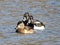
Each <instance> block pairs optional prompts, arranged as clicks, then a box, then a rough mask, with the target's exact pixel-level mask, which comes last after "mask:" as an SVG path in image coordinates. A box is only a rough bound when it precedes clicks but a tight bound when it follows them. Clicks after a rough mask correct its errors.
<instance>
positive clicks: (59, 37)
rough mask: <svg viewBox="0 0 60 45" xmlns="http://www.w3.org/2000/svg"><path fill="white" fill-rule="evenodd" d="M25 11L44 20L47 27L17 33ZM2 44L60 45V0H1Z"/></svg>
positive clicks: (0, 30) (0, 25)
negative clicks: (16, 30) (34, 31)
mask: <svg viewBox="0 0 60 45" xmlns="http://www.w3.org/2000/svg"><path fill="white" fill-rule="evenodd" d="M25 12H29V13H30V14H31V15H33V16H34V18H35V19H38V20H40V21H42V22H44V23H45V25H46V29H45V30H44V31H43V32H42V31H36V33H34V34H18V33H16V32H15V29H14V28H15V26H16V24H17V22H18V21H19V20H21V19H22V16H23V14H24V13H25ZM0 45H60V0H0Z"/></svg>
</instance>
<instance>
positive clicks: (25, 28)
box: [16, 21, 34, 34]
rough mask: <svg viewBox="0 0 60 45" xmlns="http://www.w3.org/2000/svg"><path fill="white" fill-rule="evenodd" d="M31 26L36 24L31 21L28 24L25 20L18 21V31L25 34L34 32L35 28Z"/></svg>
mask: <svg viewBox="0 0 60 45" xmlns="http://www.w3.org/2000/svg"><path fill="white" fill-rule="evenodd" d="M31 26H34V25H33V24H32V23H29V24H28V25H26V23H25V21H18V23H17V27H16V32H17V33H23V34H26V33H30V34H31V33H34V29H33V27H31Z"/></svg>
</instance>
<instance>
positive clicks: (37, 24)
mask: <svg viewBox="0 0 60 45" xmlns="http://www.w3.org/2000/svg"><path fill="white" fill-rule="evenodd" d="M23 17H24V16H23ZM26 17H28V19H27V18H26ZM26 17H24V18H26V19H25V20H29V21H28V23H30V22H31V23H33V24H34V29H36V30H44V29H45V24H44V23H43V22H41V21H39V20H36V19H34V18H33V16H32V15H29V16H26Z"/></svg>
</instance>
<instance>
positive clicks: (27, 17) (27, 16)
mask: <svg viewBox="0 0 60 45" xmlns="http://www.w3.org/2000/svg"><path fill="white" fill-rule="evenodd" d="M23 19H24V20H27V19H29V12H25V14H24V16H23Z"/></svg>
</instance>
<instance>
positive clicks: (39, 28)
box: [34, 25, 45, 31]
mask: <svg viewBox="0 0 60 45" xmlns="http://www.w3.org/2000/svg"><path fill="white" fill-rule="evenodd" d="M34 29H36V30H41V31H43V30H44V29H45V27H44V26H41V27H38V26H35V25H34Z"/></svg>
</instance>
